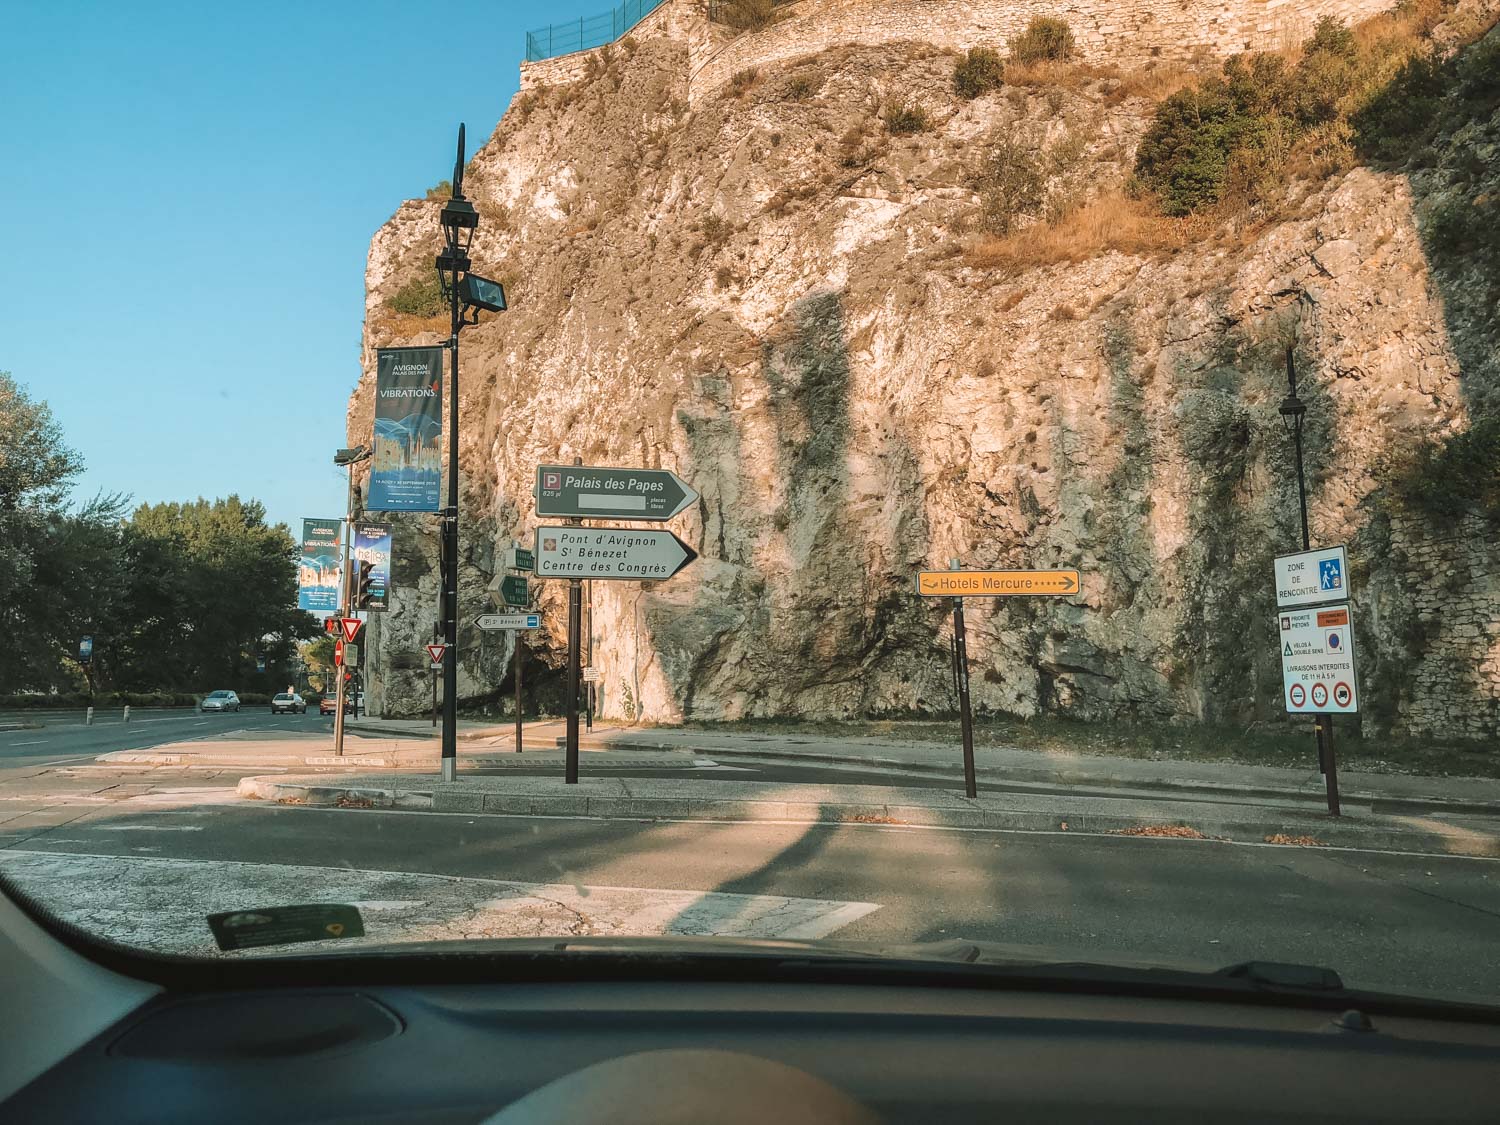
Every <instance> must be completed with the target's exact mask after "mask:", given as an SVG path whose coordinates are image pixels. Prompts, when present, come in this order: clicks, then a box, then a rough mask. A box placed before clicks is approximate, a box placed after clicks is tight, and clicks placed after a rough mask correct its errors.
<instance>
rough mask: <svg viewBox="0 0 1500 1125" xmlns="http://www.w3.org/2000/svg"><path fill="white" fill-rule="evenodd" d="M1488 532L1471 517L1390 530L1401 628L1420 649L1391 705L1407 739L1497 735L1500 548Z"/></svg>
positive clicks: (1499, 713) (1499, 725) (1499, 719)
mask: <svg viewBox="0 0 1500 1125" xmlns="http://www.w3.org/2000/svg"><path fill="white" fill-rule="evenodd" d="M1488 531H1489V529H1488V528H1486V526H1485V522H1484V520H1483V519H1482V518H1481V517H1479V516H1477V515H1476V516H1469V517H1467V518H1465V519H1463V520H1459V521H1457V522H1455V523H1452V524H1448V525H1446V526H1442V527H1433V526H1431V525H1428V524H1425V523H1423V524H1420V525H1417V524H1398V525H1397V526H1396V527H1395V528H1393V534H1392V543H1391V546H1392V550H1393V554H1394V555H1395V556H1396V557H1398V558H1400V559H1402V560H1403V561H1404V564H1405V570H1406V572H1407V576H1408V582H1407V583H1406V592H1407V594H1408V597H1409V601H1408V602H1407V604H1405V605H1402V606H1401V607H1400V609H1401V610H1402V611H1404V613H1405V615H1406V621H1405V622H1404V623H1403V624H1405V625H1406V627H1407V629H1408V630H1409V632H1410V635H1411V637H1412V640H1413V642H1414V643H1415V644H1416V645H1417V646H1419V655H1418V657H1417V658H1416V659H1415V660H1414V661H1413V663H1412V665H1411V667H1410V672H1409V679H1408V682H1407V684H1406V685H1405V690H1404V691H1403V692H1402V694H1401V697H1400V700H1399V702H1398V703H1397V711H1398V713H1399V715H1400V717H1401V718H1400V727H1401V728H1402V729H1404V730H1406V731H1407V732H1408V733H1410V734H1414V735H1430V736H1433V737H1450V738H1451V737H1469V738H1485V737H1490V738H1493V737H1494V736H1495V733H1496V732H1497V731H1500V549H1497V547H1496V540H1495V538H1494V536H1493V534H1487V532H1488ZM1374 608H1375V610H1376V612H1379V602H1378V600H1377V601H1376V605H1375V607H1374Z"/></svg>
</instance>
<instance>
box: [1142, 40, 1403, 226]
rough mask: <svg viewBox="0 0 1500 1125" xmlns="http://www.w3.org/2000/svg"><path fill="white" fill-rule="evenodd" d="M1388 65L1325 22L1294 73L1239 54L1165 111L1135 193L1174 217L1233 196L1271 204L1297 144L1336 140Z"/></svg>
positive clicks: (1146, 142) (1275, 62)
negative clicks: (1360, 98) (1358, 102)
mask: <svg viewBox="0 0 1500 1125" xmlns="http://www.w3.org/2000/svg"><path fill="white" fill-rule="evenodd" d="M1384 62H1385V60H1384V59H1383V58H1381V57H1378V56H1377V55H1376V54H1375V53H1374V52H1372V53H1371V55H1370V56H1369V57H1366V56H1362V55H1361V53H1360V49H1359V46H1358V44H1357V42H1356V40H1355V38H1354V35H1353V34H1352V33H1351V32H1350V31H1349V29H1348V28H1346V27H1344V26H1342V25H1341V24H1339V23H1338V22H1337V21H1335V20H1333V19H1330V18H1328V17H1326V16H1325V17H1324V18H1323V19H1321V20H1319V21H1318V24H1317V26H1316V28H1315V29H1314V31H1313V35H1312V38H1311V39H1309V40H1308V41H1307V43H1306V44H1305V45H1304V49H1303V55H1302V59H1301V61H1300V62H1298V63H1297V65H1296V66H1295V67H1294V68H1291V69H1288V68H1287V66H1286V63H1285V62H1284V60H1282V59H1281V58H1280V57H1279V56H1276V55H1267V54H1256V55H1236V56H1235V57H1233V58H1231V59H1229V60H1227V61H1226V62H1225V63H1224V67H1223V72H1222V74H1221V75H1220V76H1216V77H1213V78H1210V79H1208V80H1207V81H1205V82H1203V83H1202V84H1200V85H1198V86H1194V87H1189V88H1187V89H1184V90H1181V91H1179V92H1178V93H1176V94H1173V95H1172V96H1171V97H1169V98H1167V99H1166V100H1165V101H1164V102H1162V104H1161V106H1160V107H1159V108H1158V109H1157V112H1156V117H1155V119H1154V120H1153V121H1152V123H1151V127H1150V129H1149V130H1147V132H1146V136H1145V138H1144V139H1143V140H1142V142H1141V145H1140V148H1139V149H1138V150H1137V153H1136V164H1135V177H1134V186H1135V187H1136V189H1137V190H1145V191H1149V192H1152V193H1154V194H1155V195H1156V196H1157V197H1158V198H1159V199H1160V202H1161V208H1162V210H1163V211H1164V212H1165V213H1166V214H1168V215H1174V216H1180V215H1188V214H1191V213H1192V212H1194V211H1197V210H1199V209H1200V208H1203V207H1207V206H1211V205H1212V204H1215V203H1218V202H1219V201H1220V200H1221V199H1222V198H1223V197H1224V196H1225V194H1226V193H1227V192H1228V191H1230V190H1231V189H1238V190H1239V191H1240V193H1241V194H1242V195H1243V196H1244V197H1245V198H1246V199H1247V200H1248V201H1257V200H1260V199H1263V198H1266V197H1267V196H1269V195H1270V194H1272V193H1273V191H1274V190H1275V189H1276V188H1277V187H1278V186H1279V185H1280V184H1281V183H1283V182H1284V180H1285V171H1284V170H1285V167H1286V165H1287V164H1288V162H1289V160H1290V157H1291V155H1292V153H1293V151H1294V149H1296V147H1297V146H1298V144H1299V143H1302V142H1304V141H1305V140H1307V139H1321V140H1323V141H1325V142H1326V141H1329V140H1336V139H1337V136H1338V131H1337V129H1335V132H1334V134H1331V135H1324V134H1327V129H1328V128H1330V127H1333V126H1336V125H1338V123H1339V122H1342V121H1343V120H1344V119H1345V118H1347V116H1348V114H1349V112H1350V109H1351V103H1352V102H1353V101H1354V100H1355V99H1356V98H1357V97H1358V96H1360V95H1361V93H1362V91H1364V90H1365V89H1366V88H1367V87H1368V86H1369V85H1370V84H1371V83H1372V81H1373V77H1372V76H1373V75H1375V74H1376V73H1378V72H1379V70H1380V68H1381V66H1382V65H1383V64H1384ZM1319 130H1324V134H1320V133H1319ZM1334 148H1335V150H1337V145H1335V146H1334Z"/></svg>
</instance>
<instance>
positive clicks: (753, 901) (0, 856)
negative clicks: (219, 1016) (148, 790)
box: [0, 849, 879, 955]
mask: <svg viewBox="0 0 1500 1125" xmlns="http://www.w3.org/2000/svg"><path fill="white" fill-rule="evenodd" d="M0 867H3V869H4V871H5V873H6V874H7V876H8V877H10V878H11V879H13V880H14V881H15V882H16V884H17V885H18V886H19V887H20V889H21V890H22V891H24V892H26V893H27V894H30V895H32V896H34V897H36V898H37V899H38V900H40V901H41V902H43V903H45V904H46V906H47V907H48V908H49V909H51V910H54V911H56V912H57V913H59V914H60V915H61V916H62V917H63V918H65V919H67V920H69V921H72V922H74V923H75V924H77V925H80V926H83V927H85V928H87V929H88V930H89V932H90V933H92V934H94V935H96V936H98V937H102V938H105V939H107V940H113V941H119V942H124V943H126V944H129V945H136V946H142V947H145V948H148V949H151V950H153V951H157V952H167V953H183V954H206V955H215V954H217V947H216V946H215V945H214V942H213V940H212V936H211V935H210V933H209V930H208V926H207V924H206V923H205V921H204V916H205V915H207V914H213V913H218V912H220V911H226V910H242V909H249V908H252V907H255V906H271V905H277V904H287V903H302V902H346V903H356V904H368V908H369V913H368V914H367V915H366V917H365V937H363V938H353V939H344V940H340V941H329V942H319V943H316V946H315V947H316V948H329V949H337V950H343V949H348V948H350V947H357V946H368V945H378V944H385V943H389V942H402V941H444V940H462V939H464V938H504V937H557V936H566V937H577V936H596V935H597V936H630V937H642V936H655V935H660V934H694V935H707V936H720V937H747V938H794V937H795V938H805V939H811V938H820V937H826V936H827V935H828V934H831V933H833V932H834V931H835V930H838V929H841V928H843V927H844V926H847V925H849V924H850V923H851V922H854V921H856V920H857V919H859V918H863V917H864V916H865V915H866V914H869V913H871V912H872V911H874V910H878V909H879V906H878V905H877V904H876V903H873V902H841V901H837V900H830V899H811V898H789V897H786V896H783V895H742V894H725V893H722V892H719V891H691V890H690V891H683V890H669V889H661V888H648V887H605V886H576V885H573V884H566V883H524V882H514V881H510V880H504V879H473V878H460V877H457V876H452V875H433V874H425V873H413V872H403V871H365V870H355V869H349V868H335V867H311V866H301V865H290V864H287V865H282V864H266V863H235V862H229V861H225V860H212V861H203V860H185V859H166V858H159V857H154V856H151V857H147V856H138V855H130V856H121V855H91V854H82V853H76V852H50V851H24V850H17V849H10V850H6V851H0ZM303 948H304V947H303V946H297V947H295V948H294V949H292V950H290V951H291V952H300V951H301V950H302V949H303ZM266 952H268V953H272V954H284V953H287V952H289V950H288V949H287V948H286V947H273V948H271V949H269V950H266Z"/></svg>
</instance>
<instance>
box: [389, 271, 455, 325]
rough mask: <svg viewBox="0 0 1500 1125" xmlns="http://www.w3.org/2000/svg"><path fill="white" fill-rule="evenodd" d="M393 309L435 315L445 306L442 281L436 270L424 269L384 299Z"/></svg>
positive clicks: (417, 314)
mask: <svg viewBox="0 0 1500 1125" xmlns="http://www.w3.org/2000/svg"><path fill="white" fill-rule="evenodd" d="M386 304H387V305H389V306H390V307H391V308H392V309H393V310H395V311H396V312H398V313H405V314H407V315H408V316H437V315H438V314H439V313H440V312H442V311H443V310H444V309H445V308H447V302H446V301H445V300H443V283H442V280H441V279H440V278H439V277H438V273H437V270H435V269H424V270H422V271H421V272H420V273H418V274H417V276H416V277H413V278H412V279H411V280H410V281H408V282H407V283H406V284H405V285H403V286H402V287H401V288H400V289H398V290H396V292H395V293H394V294H392V296H391V298H390V299H389V300H388V301H386Z"/></svg>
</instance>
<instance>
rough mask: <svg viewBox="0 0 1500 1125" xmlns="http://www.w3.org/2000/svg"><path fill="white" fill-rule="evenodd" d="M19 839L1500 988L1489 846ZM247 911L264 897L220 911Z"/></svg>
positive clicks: (484, 819)
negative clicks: (794, 905)
mask: <svg viewBox="0 0 1500 1125" xmlns="http://www.w3.org/2000/svg"><path fill="white" fill-rule="evenodd" d="M218 784H220V785H222V784H223V781H222V780H221V781H219V782H218ZM121 813H123V810H121ZM21 846H24V847H25V848H26V849H28V850H31V851H38V850H41V851H51V852H61V853H69V852H72V853H81V854H85V855H91V856H98V855H122V856H129V855H150V856H153V857H158V856H165V857H170V858H171V859H173V860H176V861H202V862H206V863H209V864H212V863H217V862H221V861H225V860H234V861H238V862H241V863H251V864H261V865H280V864H291V865H316V866H319V867H323V868H330V869H342V870H344V871H361V870H374V871H385V872H412V873H425V874H433V875H445V876H460V877H463V878H468V879H485V880H495V879H500V880H519V881H524V882H528V883H539V884H578V885H584V886H603V887H633V888H658V889H663V890H693V891H714V892H721V893H731V894H738V895H783V896H791V897H796V898H807V899H822V900H840V901H852V902H866V903H873V904H877V906H878V909H876V910H874V911H872V912H870V913H869V914H867V915H865V916H864V917H862V918H859V919H858V920H856V921H854V922H852V923H851V924H849V925H847V926H845V927H843V928H842V929H840V930H839V931H838V934H837V936H838V937H839V938H840V939H848V940H859V941H882V942H911V941H935V940H943V939H947V938H959V937H961V938H969V939H975V940H989V941H997V942H1005V943H1019V944H1021V945H1024V946H1028V947H1042V948H1046V949H1048V950H1051V951H1053V952H1054V953H1055V955H1057V956H1060V957H1065V958H1071V957H1080V956H1083V957H1096V958H1108V957H1110V956H1117V957H1118V956H1130V957H1136V958H1144V959H1148V960H1151V961H1173V960H1180V959H1190V960H1193V961H1197V962H1207V963H1211V964H1229V963H1232V962H1235V961H1240V960H1247V959H1255V958H1258V959H1265V960H1279V961H1298V962H1305V963H1312V964H1319V965H1326V966H1330V967H1333V968H1336V969H1338V970H1339V971H1340V972H1341V973H1343V974H1344V976H1345V979H1346V982H1347V983H1350V984H1351V985H1354V986H1363V987H1383V988H1400V989H1403V990H1416V991H1422V992H1429V993H1446V994H1450V995H1451V994H1458V995H1462V996H1467V997H1471V998H1475V999H1481V998H1482V999H1487V1000H1489V1001H1491V1002H1496V1003H1500V961H1497V959H1496V958H1495V956H1494V950H1495V944H1496V940H1497V938H1500V863H1495V862H1493V861H1482V860H1466V859H1458V858H1440V857H1409V856H1399V855H1383V854H1366V853H1353V852H1333V851H1325V850H1321V849H1293V848H1275V847H1269V846H1268V847H1255V846H1244V845H1232V844H1224V843H1215V842H1210V841H1193V840H1154V839H1132V838H1113V837H1097V836H1081V835H1077V834H1066V833H1058V834H1030V833H994V832H968V831H937V830H922V829H909V828H900V827H885V826H875V825H813V826H808V825H784V824H715V823H671V822H668V823H660V822H657V823H652V822H631V821H627V822H619V821H610V822H606V821H591V820H582V819H580V820H562V819H552V818H524V817H509V816H480V815H453V814H432V813H406V812H390V811H371V810H325V809H310V808H279V807H274V806H250V807H246V806H244V805H238V804H225V805H217V806H209V807H205V808H198V809H193V808H177V809H163V810H160V811H149V812H142V813H135V814H124V815H121V814H120V813H116V814H114V815H110V814H108V813H107V812H105V811H104V810H100V812H99V813H98V814H95V815H90V816H88V817H86V818H84V819H82V820H74V821H71V822H69V823H66V824H63V825H60V826H58V827H57V828H55V829H53V830H51V831H49V832H46V833H43V834H41V835H39V836H32V837H30V838H29V839H27V840H26V841H25V842H24V844H23V845H21ZM236 905H243V906H253V905H256V903H255V902H254V901H249V902H240V903H234V904H231V905H230V907H226V908H233V906H236ZM260 905H265V904H264V903H261V904H260Z"/></svg>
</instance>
